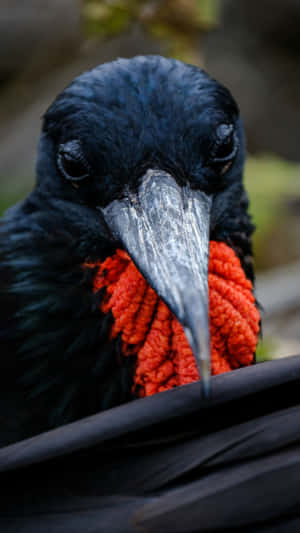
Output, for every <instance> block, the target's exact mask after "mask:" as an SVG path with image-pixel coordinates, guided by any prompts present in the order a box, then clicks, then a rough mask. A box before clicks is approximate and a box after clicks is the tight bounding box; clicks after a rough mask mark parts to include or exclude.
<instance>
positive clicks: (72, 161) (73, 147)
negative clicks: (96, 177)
mask: <svg viewBox="0 0 300 533" xmlns="http://www.w3.org/2000/svg"><path fill="white" fill-rule="evenodd" d="M57 165H58V168H59V170H60V172H61V174H62V175H63V176H64V178H66V179H67V180H70V181H72V182H76V181H81V180H83V179H85V178H88V177H89V175H90V169H89V165H88V163H87V161H86V159H85V157H84V155H83V153H82V148H81V145H80V142H79V141H77V140H74V141H69V142H67V143H64V144H61V145H60V146H59V149H58V154H57Z"/></svg>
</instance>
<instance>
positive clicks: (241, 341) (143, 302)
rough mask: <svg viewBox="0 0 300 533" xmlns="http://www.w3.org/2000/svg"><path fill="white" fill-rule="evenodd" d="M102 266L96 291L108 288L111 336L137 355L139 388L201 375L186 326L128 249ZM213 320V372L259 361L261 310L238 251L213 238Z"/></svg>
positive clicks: (150, 390) (104, 306)
mask: <svg viewBox="0 0 300 533" xmlns="http://www.w3.org/2000/svg"><path fill="white" fill-rule="evenodd" d="M87 266H90V267H91V266H93V267H95V266H96V267H98V271H97V272H96V275H95V278H94V291H98V290H99V289H101V288H103V287H105V296H104V299H103V301H102V303H101V310H102V312H104V313H107V312H109V311H111V312H112V315H113V317H114V323H113V326H112V330H111V338H112V339H113V338H115V337H116V336H117V335H120V336H121V339H122V353H123V355H124V357H130V356H135V357H136V365H135V373H134V390H133V393H136V394H138V395H139V396H140V397H142V396H149V395H151V394H155V393H157V392H161V391H164V390H167V389H170V388H172V387H176V386H179V385H184V384H186V383H191V382H193V381H196V380H198V379H199V373H198V370H197V366H196V362H195V359H194V356H193V353H192V351H191V348H190V346H189V344H188V342H187V339H186V337H185V334H184V331H183V328H182V326H181V324H180V323H179V322H178V320H177V319H176V318H175V316H174V315H173V313H172V312H171V311H170V310H169V309H168V307H167V306H166V304H165V303H164V302H163V301H162V300H161V299H160V298H159V297H158V296H157V294H156V293H155V292H154V290H153V289H152V288H151V287H150V285H149V284H148V282H147V281H146V280H145V279H144V277H143V276H142V274H141V273H140V272H139V271H138V269H137V268H136V266H135V265H134V263H133V261H132V260H131V259H130V257H129V255H128V254H127V253H126V252H125V251H123V250H117V251H116V253H115V254H114V255H113V256H111V257H108V258H107V259H106V260H105V261H104V262H102V263H96V264H88V265H87ZM208 286H209V321H210V335H211V362H212V374H220V373H222V372H228V371H230V370H233V369H235V368H238V367H240V366H247V365H250V364H251V363H253V361H254V353H255V349H256V345H257V339H258V332H259V320H260V316H259V312H258V310H257V308H256V305H255V299H254V296H253V294H252V284H251V282H250V281H249V280H248V279H247V278H246V276H245V273H244V271H243V269H242V267H241V263H240V260H239V259H238V257H237V256H236V254H235V252H234V251H233V250H232V249H231V248H230V247H229V246H227V245H226V244H225V243H222V242H215V241H211V242H210V252H209V273H208Z"/></svg>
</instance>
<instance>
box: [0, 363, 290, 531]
mask: <svg viewBox="0 0 300 533" xmlns="http://www.w3.org/2000/svg"><path fill="white" fill-rule="evenodd" d="M299 385H300V357H293V358H288V359H285V360H279V361H274V362H268V363H263V364H261V365H257V366H252V367H249V368H246V369H241V370H237V371H236V372H232V373H229V374H223V375H219V376H215V377H213V378H212V392H213V397H212V400H211V401H210V403H209V404H207V405H205V404H200V403H199V401H198V399H199V391H198V387H197V383H196V384H192V385H187V386H185V387H181V388H178V389H173V390H172V391H168V392H165V393H161V394H158V395H156V396H153V397H151V398H146V399H144V400H137V401H135V402H132V403H130V404H128V405H126V406H121V407H117V408H115V409H113V410H108V411H105V412H104V413H101V414H98V415H95V416H93V417H91V418H86V419H84V420H82V421H78V422H75V423H74V424H71V425H69V426H64V427H62V428H58V429H56V430H53V431H52V432H50V433H44V434H42V435H39V436H37V437H34V438H33V439H31V440H29V441H24V442H20V443H17V444H15V445H12V446H9V447H7V448H2V450H0V471H1V472H2V473H1V477H0V479H1V483H2V487H5V491H4V493H3V496H2V497H1V513H0V526H1V530H3V531H5V532H6V533H40V532H42V531H47V533H58V532H64V533H68V532H70V533H83V532H87V531H88V532H90V533H102V532H103V533H106V532H107V531H111V532H113V533H135V532H140V531H147V532H152V531H153V532H155V533H167V532H170V533H171V532H172V533H173V532H174V533H176V532H178V533H196V532H197V533H200V532H201V533H202V532H203V533H204V532H208V531H209V532H215V533H216V532H221V531H222V532H224V533H225V531H226V532H227V531H238V532H242V531H246V532H251V533H254V532H255V533H257V532H259V533H265V532H268V533H271V532H272V533H273V532H274V533H275V532H277V533H278V532H279V533H283V532H284V533H296V532H298V531H299V527H300V511H299V509H300V495H299V479H300V453H299V451H300V450H299V446H300V444H299V442H300V440H299V437H300V422H299V420H300V416H299V415H300V413H299Z"/></svg>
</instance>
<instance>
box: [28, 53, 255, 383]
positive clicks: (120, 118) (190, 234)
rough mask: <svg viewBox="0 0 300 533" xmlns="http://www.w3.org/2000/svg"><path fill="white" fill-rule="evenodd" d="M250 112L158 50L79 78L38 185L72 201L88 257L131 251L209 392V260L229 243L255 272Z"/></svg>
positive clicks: (60, 101) (53, 125) (52, 116)
mask: <svg viewBox="0 0 300 533" xmlns="http://www.w3.org/2000/svg"><path fill="white" fill-rule="evenodd" d="M244 156H245V148H244V137H243V128H242V125H241V120H240V118H239V111H238V108H237V105H236V103H235V102H234V100H233V98H232V96H231V95H230V93H229V91H228V90H227V89H225V88H224V87H223V86H222V85H220V84H219V83H218V82H216V81H215V80H214V79H212V78H210V77H209V76H208V75H207V74H206V73H205V72H204V71H203V70H201V69H199V68H197V67H195V66H191V65H187V64H184V63H181V62H180V61H176V60H171V59H165V58H162V57H158V56H148V57H136V58H133V59H129V60H127V59H119V60H117V61H114V62H112V63H108V64H104V65H101V66H99V67H96V68H94V69H93V70H91V71H89V72H86V73H84V74H82V75H81V76H79V77H78V78H76V79H75V80H74V81H73V82H72V83H71V85H70V86H69V87H67V88H66V89H65V90H64V91H63V92H62V93H61V94H60V95H59V96H58V97H57V98H56V100H55V101H54V103H53V104H52V105H51V107H50V108H49V110H48V111H47V113H46V115H45V119H44V125H43V132H42V136H41V141H40V148H39V157H38V164H37V171H38V182H37V190H38V191H39V193H40V194H41V195H43V196H47V197H51V201H52V202H56V203H57V204H59V202H62V201H63V202H67V205H68V208H67V211H68V215H67V214H66V216H68V217H69V218H70V217H71V218H72V222H73V223H74V227H81V228H83V234H84V237H82V242H83V244H82V246H83V247H84V249H85V252H84V253H85V256H86V261H87V262H88V261H97V260H98V261H99V260H101V261H103V260H105V258H106V257H108V256H110V255H112V254H113V253H114V252H115V251H116V250H117V249H120V248H121V249H125V250H126V251H127V253H128V254H129V256H130V258H131V259H132V261H133V262H134V263H135V265H136V267H137V269H138V270H139V272H140V273H142V275H143V276H144V277H145V278H146V280H147V282H148V283H149V284H150V286H151V287H152V288H153V289H154V291H155V292H156V293H157V294H158V296H159V297H160V298H161V299H162V300H163V301H164V302H165V303H166V304H167V306H168V307H169V308H170V310H171V311H172V312H173V313H174V314H175V316H176V317H177V319H178V320H179V322H180V323H181V324H182V326H183V328H184V331H185V334H186V337H187V339H188V342H189V344H190V346H191V348H192V350H193V354H194V357H195V359H196V362H197V366H198V370H199V372H200V375H201V376H202V378H203V382H204V385H205V390H207V389H208V382H209V376H210V338H209V320H208V261H209V243H210V241H212V240H213V241H223V242H225V243H226V244H227V245H229V246H230V247H231V248H232V249H233V250H234V251H235V253H236V255H237V256H238V257H239V259H240V261H241V264H242V268H243V269H244V271H245V273H246V276H247V277H248V278H249V279H250V280H251V281H252V280H253V270H252V251H251V239H250V237H251V233H252V231H253V227H252V224H251V222H250V219H249V216H248V214H247V206H248V203H247V197H246V194H245V192H244V189H243V184H242V170H243V163H244Z"/></svg>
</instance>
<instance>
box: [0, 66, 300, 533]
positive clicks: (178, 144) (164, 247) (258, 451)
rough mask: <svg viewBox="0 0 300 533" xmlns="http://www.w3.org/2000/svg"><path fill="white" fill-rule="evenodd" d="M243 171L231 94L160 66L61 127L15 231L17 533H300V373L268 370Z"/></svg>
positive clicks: (9, 446)
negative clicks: (261, 361) (259, 354)
mask: <svg viewBox="0 0 300 533" xmlns="http://www.w3.org/2000/svg"><path fill="white" fill-rule="evenodd" d="M244 158H245V147H244V135H243V127H242V123H241V119H240V117H239V111H238V107H237V105H236V103H235V101H234V100H233V98H232V96H231V94H230V92H229V91H228V90H227V89H226V88H224V87H223V86H222V85H220V84H219V83H218V82H217V81H215V80H214V79H212V78H211V77H209V76H208V75H207V74H206V73H205V72H204V71H203V70H201V69H199V68H197V67H194V66H191V65H187V64H184V63H181V62H179V61H176V60H171V59H166V58H162V57H159V56H146V57H136V58H133V59H129V60H125V59H118V60H117V61H114V62H112V63H107V64H104V65H101V66H99V67H96V68H94V69H93V70H91V71H89V72H86V73H84V74H82V75H80V76H79V77H78V78H76V79H75V80H74V81H73V82H72V83H71V85H69V86H68V87H67V88H66V89H65V90H64V91H63V92H62V93H61V94H60V95H59V96H58V97H57V98H56V100H55V101H54V103H53V104H52V105H51V106H50V108H49V109H48V111H47V112H46V114H45V116H44V120H43V128H42V134H41V139H40V144H39V152H38V160H37V181H36V185H35V188H34V190H33V192H32V193H31V194H30V195H29V197H28V198H27V199H25V200H24V201H23V202H21V203H20V204H19V205H17V206H15V207H13V208H11V209H9V210H8V212H7V213H6V215H5V217H4V219H3V222H2V225H1V248H0V257H1V299H2V300H1V304H2V305H1V330H0V331H1V341H2V353H4V356H3V357H2V358H1V393H0V409H1V411H0V413H1V419H2V427H3V431H2V435H1V444H2V449H1V450H0V469H1V471H3V473H2V486H5V487H6V491H5V495H4V497H3V499H2V504H1V507H2V511H1V514H0V524H1V526H2V529H3V530H4V531H7V532H17V531H20V532H21V531H22V532H29V531H30V532H31V533H32V532H39V531H49V532H52V531H53V532H54V531H55V532H56V531H64V532H66V531H72V532H73V533H76V532H78V533H79V532H83V531H93V532H96V531H103V532H104V531H108V530H110V531H115V532H124V533H126V532H128V533H129V532H133V531H156V532H160V531H161V532H167V531H172V532H175V531H178V532H181V533H183V532H188V531H189V532H196V531H223V530H224V531H225V530H226V531H228V530H230V531H232V530H239V529H240V528H243V530H247V531H248V530H249V531H252V530H255V531H277V529H274V527H275V526H274V523H275V522H276V523H277V524H279V522H280V520H281V522H280V523H281V526H280V527H281V529H278V531H279V530H280V531H294V530H295V531H296V529H293V527H294V526H295V527H296V526H297V527H298V525H299V519H298V515H299V513H298V511H297V501H298V500H297V498H298V497H297V493H298V492H299V491H296V490H295V487H296V486H297V475H298V473H299V460H298V459H297V454H296V448H297V439H298V436H299V430H298V426H297V427H294V425H293V424H294V422H295V418H296V416H297V413H298V408H297V407H294V404H295V391H296V389H297V385H298V382H299V375H300V366H299V362H298V360H297V358H296V361H295V360H293V361H289V362H288V363H280V364H278V363H277V366H276V363H275V366H274V365H272V364H271V365H270V364H266V365H252V363H253V362H254V352H255V346H256V340H257V334H258V330H259V313H258V310H257V306H256V301H255V298H254V295H253V293H252V289H253V282H254V272H253V257H252V246H251V235H252V232H253V229H254V228H253V225H252V223H251V218H250V216H249V214H248V199H247V194H246V192H245V190H244V186H243V181H242V171H243V164H244ZM141 317H142V318H141ZM249 365H250V366H249ZM241 366H248V368H243V369H242V368H241V369H239V370H234V371H233V372H227V371H229V370H233V369H236V368H238V367H241ZM211 371H212V373H213V374H220V375H217V376H214V377H212V378H210V374H211ZM223 372H225V374H223ZM199 379H200V381H199ZM193 381H196V382H195V383H192V382H193ZM182 384H183V385H184V386H182V387H181V386H178V385H182ZM156 392H158V393H159V394H155V393H156ZM282 392H284V395H283V396H282ZM280 393H281V396H280V401H278V394H280ZM269 394H270V395H269ZM141 396H146V398H142V399H140V398H139V397H141ZM147 396H151V397H147ZM137 398H139V399H137ZM275 398H276V399H275ZM132 400H133V401H132ZM258 401H259V402H260V403H257V402H258ZM121 404H123V405H121ZM283 408H286V409H285V410H284V411H283V410H282V409H283ZM281 425H282V426H283V428H282V431H281V433H280V436H279V434H278V433H276V431H277V430H278V427H279V426H280V427H281ZM53 428H56V429H53ZM49 430H50V431H49ZM279 481H283V482H284V483H285V487H283V488H284V492H285V494H284V495H283V494H282V490H281V489H279V488H278V482H279ZM10 487H11V488H10ZM264 492H265V494H266V499H263V497H262V494H263V493H264ZM256 496H257V499H258V501H256V499H255V498H256ZM287 496H289V498H288V497H287ZM272 498H273V499H274V501H275V500H276V506H275V507H274V509H273V508H272V502H271V499H272ZM282 517H283V518H282ZM274 521H275V522H274ZM287 522H288V524H289V526H288V527H289V528H290V529H282V528H283V527H286V523H287ZM282 524H283V525H282ZM252 527H254V528H255V529H251V528H252ZM260 527H261V528H260ZM247 528H248V529H247ZM272 528H273V529H272Z"/></svg>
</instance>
